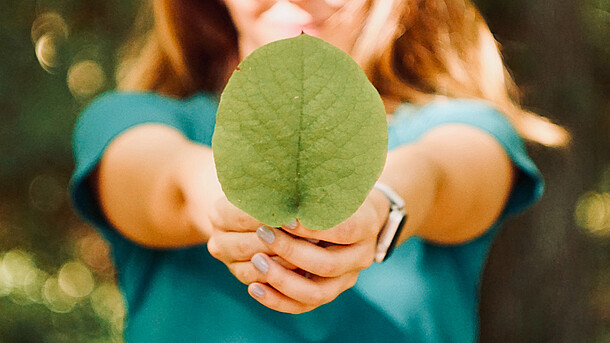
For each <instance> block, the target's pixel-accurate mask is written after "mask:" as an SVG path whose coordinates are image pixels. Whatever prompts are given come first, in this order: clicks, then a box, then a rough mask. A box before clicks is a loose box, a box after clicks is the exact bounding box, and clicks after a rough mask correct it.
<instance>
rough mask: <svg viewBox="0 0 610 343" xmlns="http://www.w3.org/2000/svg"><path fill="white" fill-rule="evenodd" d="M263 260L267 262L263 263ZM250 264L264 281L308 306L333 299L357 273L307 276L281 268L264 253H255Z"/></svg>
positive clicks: (351, 283)
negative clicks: (261, 275) (335, 275)
mask: <svg viewBox="0 0 610 343" xmlns="http://www.w3.org/2000/svg"><path fill="white" fill-rule="evenodd" d="M263 261H265V262H266V263H267V264H266V265H265V262H263ZM252 264H253V265H254V266H255V267H257V269H259V270H260V271H261V273H262V274H264V276H265V281H266V282H267V283H268V284H269V285H270V286H272V287H273V288H274V289H276V290H277V291H278V292H280V293H282V294H284V295H285V296H287V297H289V298H291V299H294V300H296V301H297V302H299V303H302V304H305V305H309V306H315V307H318V306H321V305H323V304H326V303H329V302H331V301H333V300H334V299H335V298H336V297H337V296H338V295H339V294H340V293H342V292H343V291H345V290H346V289H348V288H350V287H352V286H353V285H354V284H355V283H356V279H357V277H358V273H357V272H355V273H350V274H345V275H342V276H340V277H336V278H320V277H315V276H314V277H312V278H311V279H310V278H307V277H305V276H301V275H299V274H298V273H295V272H294V271H291V270H287V269H285V268H282V267H281V266H280V265H278V264H277V263H275V262H274V261H273V260H271V259H270V258H269V257H268V256H266V255H265V254H256V255H255V256H254V257H253V258H252Z"/></svg>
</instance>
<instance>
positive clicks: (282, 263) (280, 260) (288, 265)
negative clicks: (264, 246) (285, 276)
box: [267, 254, 299, 270]
mask: <svg viewBox="0 0 610 343" xmlns="http://www.w3.org/2000/svg"><path fill="white" fill-rule="evenodd" d="M267 255H269V256H270V257H271V259H272V260H274V261H275V262H277V263H278V264H279V265H280V266H282V267H284V268H286V269H289V270H296V269H299V267H297V266H295V265H294V264H292V263H290V262H288V261H286V260H284V259H283V258H281V257H279V256H277V255H276V256H273V255H272V254H267Z"/></svg>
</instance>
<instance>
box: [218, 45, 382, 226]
mask: <svg viewBox="0 0 610 343" xmlns="http://www.w3.org/2000/svg"><path fill="white" fill-rule="evenodd" d="M387 135H388V131H387V122H386V116H385V109H384V106H383V102H382V101H381V98H380V97H379V94H378V93H377V91H376V90H375V88H374V87H373V85H372V84H371V83H370V82H369V80H368V79H367V77H366V75H365V74H364V72H363V71H362V70H361V69H360V68H359V67H358V65H357V64H356V62H354V60H352V58H351V57H350V56H349V55H347V54H346V53H344V52H343V51H341V50H339V49H338V48H336V47H334V46H333V45H331V44H329V43H326V42H324V41H323V40H321V39H318V38H314V37H311V36H308V35H306V34H301V35H300V36H298V37H295V38H290V39H285V40H281V41H276V42H273V43H270V44H267V45H265V46H262V47H260V48H259V49H257V50H255V51H254V52H253V53H252V54H251V55H250V56H248V57H247V58H246V59H245V60H244V61H242V62H241V63H240V65H239V67H238V68H237V70H236V71H235V72H234V73H233V75H232V76H231V78H230V79H229V82H228V84H227V86H226V88H225V90H224V91H223V93H222V96H221V98H220V105H219V109H218V116H217V122H216V129H215V132H214V137H213V140H212V147H213V149H214V159H215V163H216V168H217V173H218V179H219V180H220V183H221V185H222V189H223V191H224V192H225V194H226V196H227V198H228V199H229V201H230V202H231V203H233V204H234V205H235V206H237V207H238V208H240V209H242V210H243V211H245V212H246V213H248V214H250V215H251V216H253V217H254V218H256V219H258V220H259V221H261V222H263V223H265V224H266V225H269V226H280V225H283V224H289V223H291V222H292V221H293V220H294V219H295V218H297V219H298V220H299V221H300V222H301V224H303V225H304V226H305V227H307V228H309V229H313V230H324V229H329V228H331V227H333V226H335V225H337V224H339V223H341V222H342V221H344V220H345V219H347V218H348V217H349V216H350V215H352V214H353V213H354V212H355V211H356V210H357V209H358V207H359V206H360V205H361V204H362V202H363V201H364V199H365V198H366V195H367V194H368V192H369V191H370V190H371V188H372V187H373V185H374V183H375V181H376V180H377V178H378V177H379V175H380V173H381V170H382V169H383V165H384V163H385V156H386V152H387V140H388V136H387Z"/></svg>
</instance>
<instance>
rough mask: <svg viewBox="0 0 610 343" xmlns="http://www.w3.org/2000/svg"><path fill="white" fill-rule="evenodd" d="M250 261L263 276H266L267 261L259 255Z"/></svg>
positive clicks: (267, 269)
mask: <svg viewBox="0 0 610 343" xmlns="http://www.w3.org/2000/svg"><path fill="white" fill-rule="evenodd" d="M251 261H252V264H254V266H255V267H256V269H258V270H259V271H260V272H261V273H263V274H267V272H268V271H269V263H267V260H265V258H264V257H262V256H261V255H254V257H252V260H251Z"/></svg>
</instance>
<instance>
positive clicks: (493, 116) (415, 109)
mask: <svg viewBox="0 0 610 343" xmlns="http://www.w3.org/2000/svg"><path fill="white" fill-rule="evenodd" d="M447 124H463V125H468V126H472V127H475V128H478V129H480V130H482V131H484V132H486V133H488V134H490V135H491V136H493V137H494V138H495V139H496V140H498V141H499V142H500V144H502V145H503V146H505V148H506V147H521V146H523V140H522V139H521V136H520V135H519V133H518V132H517V130H516V129H515V127H514V126H513V125H512V123H511V122H510V121H509V120H508V118H507V117H506V116H505V115H504V114H503V113H502V112H501V111H500V110H498V109H497V107H496V106H495V105H494V104H492V103H491V102H488V101H485V100H478V99H449V98H443V99H440V100H436V101H433V102H429V103H427V104H424V105H422V106H416V105H411V104H403V105H402V106H400V107H399V108H398V109H397V110H396V111H395V112H394V114H393V116H392V119H391V121H390V147H395V146H398V145H401V144H404V143H408V142H411V141H415V140H417V139H419V138H420V137H421V136H423V135H425V134H426V133H427V132H429V131H431V130H432V129H434V128H436V127H438V126H442V125H447Z"/></svg>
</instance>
